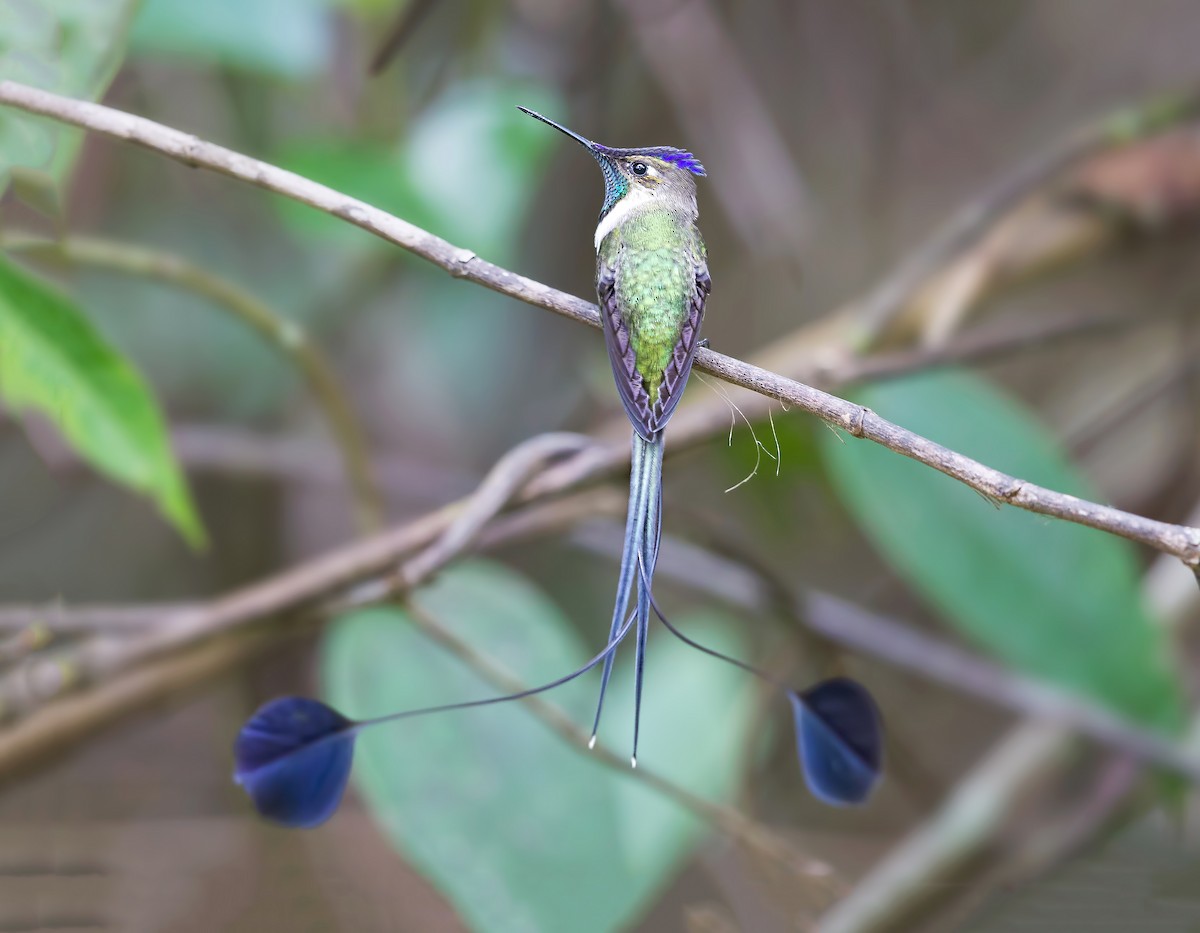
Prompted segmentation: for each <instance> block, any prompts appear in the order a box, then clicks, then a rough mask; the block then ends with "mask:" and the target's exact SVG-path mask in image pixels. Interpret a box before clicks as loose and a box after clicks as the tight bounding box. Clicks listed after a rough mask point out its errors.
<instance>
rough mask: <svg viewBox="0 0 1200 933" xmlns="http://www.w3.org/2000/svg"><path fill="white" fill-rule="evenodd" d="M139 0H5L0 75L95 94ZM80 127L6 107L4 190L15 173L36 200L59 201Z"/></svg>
mask: <svg viewBox="0 0 1200 933" xmlns="http://www.w3.org/2000/svg"><path fill="white" fill-rule="evenodd" d="M136 6H137V0H4V2H3V3H0V78H8V79H10V80H13V81H22V82H25V83H27V84H32V85H35V86H37V87H40V88H45V89H46V90H48V91H56V92H58V93H60V94H66V95H68V96H69V97H82V98H85V99H88V100H94V99H96V98H97V97H99V96H100V95H101V94H102V93H103V92H104V90H105V88H107V87H108V84H109V82H110V81H111V80H112V77H113V75H114V74H115V73H116V69H117V66H118V65H119V64H120V63H121V59H122V57H123V55H124V46H125V34H126V32H127V27H128V24H129V19H130V16H131V15H132V13H133V10H134V8H135V7H136ZM82 138H83V134H82V131H80V130H76V129H72V128H68V127H64V126H62V125H61V124H58V123H54V122H52V121H50V120H42V119H38V118H36V117H30V116H26V115H24V114H21V113H19V112H17V111H13V110H4V109H0V194H2V193H3V192H4V189H5V188H7V187H8V184H9V182H10V181H11V180H12V178H13V175H14V173H15V174H17V175H18V176H19V180H20V181H21V182H23V183H26V184H28V186H29V188H30V190H31V191H32V192H33V193H34V194H35V195H36V196H37V198H38V200H39V201H41V202H43V203H46V204H50V205H52V206H53V205H56V203H57V194H58V191H59V189H60V188H61V186H62V183H63V181H64V179H65V177H66V175H67V173H68V172H69V171H70V169H71V166H72V164H73V163H74V160H75V156H76V154H77V152H78V150H79V144H80V141H81V140H82Z"/></svg>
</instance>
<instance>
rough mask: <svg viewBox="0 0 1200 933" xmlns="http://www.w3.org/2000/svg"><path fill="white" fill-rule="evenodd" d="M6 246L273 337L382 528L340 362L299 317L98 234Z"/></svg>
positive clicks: (11, 238)
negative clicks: (99, 272)
mask: <svg viewBox="0 0 1200 933" xmlns="http://www.w3.org/2000/svg"><path fill="white" fill-rule="evenodd" d="M0 249H4V250H7V251H9V252H20V253H29V254H33V255H37V256H48V257H51V258H55V259H60V260H65V261H66V262H69V263H72V264H74V265H85V266H92V267H95V268H99V269H107V270H110V271H114V272H121V273H124V274H127V275H132V276H138V277H141V278H146V279H154V280H157V281H160V282H166V283H168V284H170V285H174V286H177V287H179V288H183V289H186V290H188V291H191V292H195V293H196V294H198V295H201V296H203V297H205V298H208V299H210V300H211V301H213V302H214V303H215V304H218V305H220V306H221V307H223V308H225V309H227V310H228V311H230V312H231V313H232V314H233V315H234V316H235V317H237V318H238V319H239V320H241V321H242V322H244V323H245V324H247V325H248V326H250V327H251V328H253V329H254V330H255V331H257V332H258V333H259V334H261V335H262V336H263V337H264V338H266V340H267V341H268V342H269V343H270V344H271V345H272V346H273V347H275V348H276V349H277V350H279V351H280V352H281V353H282V354H283V355H284V357H286V358H287V359H288V360H289V361H290V362H291V363H292V364H293V365H295V366H296V368H297V369H299V370H300V372H301V373H302V374H303V376H304V379H305V381H306V382H307V383H308V386H309V389H310V390H311V391H312V394H313V398H314V399H315V400H316V402H317V404H318V406H319V407H320V409H321V411H322V413H323V414H324V416H325V420H326V421H327V423H328V425H329V430H330V433H331V434H332V436H333V440H334V443H335V444H336V446H337V448H338V450H339V451H340V453H341V457H342V462H343V465H344V469H345V472H346V478H347V480H348V482H349V484H350V489H351V493H352V495H353V498H354V508H355V515H356V518H357V520H358V523H359V526H360V527H361V528H362V529H363V530H364V531H376V530H378V529H379V528H380V527H382V524H383V517H384V507H383V497H382V495H381V493H380V491H379V486H378V484H377V483H376V481H375V477H374V475H373V473H372V471H371V458H370V454H369V452H368V450H367V444H366V440H365V437H364V434H363V430H362V427H361V426H360V424H359V422H358V419H357V418H356V416H355V414H354V410H353V407H352V406H351V404H350V402H349V400H348V399H347V397H346V394H345V392H344V391H343V390H342V387H341V385H340V384H339V382H338V379H337V377H336V376H335V375H334V372H333V368H332V367H331V366H330V365H329V362H328V360H327V359H326V358H325V355H324V354H323V353H322V352H321V350H320V348H319V347H318V346H317V345H316V344H314V343H313V342H312V341H311V340H310V339H309V337H308V335H307V334H306V333H305V331H304V329H303V328H302V327H301V326H300V325H299V324H298V323H296V322H295V321H292V320H289V319H288V318H285V317H283V316H282V315H280V314H278V313H276V312H275V311H274V310H273V309H272V308H270V307H269V306H268V305H267V304H265V303H264V302H263V301H261V300H259V299H258V298H257V297H255V296H254V295H252V294H250V293H249V292H248V291H246V290H245V289H243V288H241V287H240V286H238V285H235V284H234V283H232V282H230V281H228V280H226V279H223V278H220V277H219V276H216V275H213V274H212V273H211V272H209V271H207V270H205V269H202V268H200V267H199V266H197V265H195V264H194V263H192V262H189V261H188V260H186V259H183V258H182V257H180V256H176V255H173V254H171V253H166V252H162V251H160V250H155V249H149V248H146V247H143V246H137V245H134V244H131V243H122V242H118V241H116V240H108V239H97V238H93V237H76V236H71V237H65V238H63V239H60V240H51V239H45V238H42V237H37V236H30V235H26V234H21V233H5V234H0Z"/></svg>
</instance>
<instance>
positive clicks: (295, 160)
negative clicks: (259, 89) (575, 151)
mask: <svg viewBox="0 0 1200 933" xmlns="http://www.w3.org/2000/svg"><path fill="white" fill-rule="evenodd" d="M519 103H522V104H526V105H528V106H534V107H541V108H543V109H546V110H549V111H553V110H554V109H556V107H555V104H554V100H553V98H551V97H550V96H549V95H548V93H547V92H545V91H542V90H540V89H538V88H536V87H532V86H530V85H528V84H516V83H502V82H487V81H472V82H466V83H462V84H458V85H456V86H454V87H453V88H451V89H450V90H449V91H447V92H446V93H445V94H443V95H442V96H441V97H439V98H438V99H437V100H436V101H435V102H434V103H433V104H432V105H431V106H430V107H429V108H428V109H427V110H425V111H424V112H423V113H421V115H420V116H419V117H417V119H416V121H415V122H414V123H413V124H412V126H411V127H409V129H408V132H407V134H406V136H405V138H404V140H403V142H402V144H400V145H397V146H393V145H382V144H379V143H371V142H357V141H347V142H330V141H329V140H327V139H322V140H317V141H297V142H295V143H293V144H292V145H290V146H288V147H287V148H286V149H285V150H284V151H283V153H281V155H280V156H279V158H278V161H279V163H280V164H282V165H284V166H286V167H287V168H289V169H291V170H292V171H295V172H299V173H300V174H303V175H305V176H306V177H309V178H313V179H315V180H317V181H320V182H322V183H324V184H327V185H330V186H331V187H334V188H337V189H338V190H340V191H345V192H346V193H348V194H351V195H353V196H355V197H357V198H359V199H361V200H363V201H366V202H367V203H369V204H372V205H374V206H375V207H379V208H382V209H383V210H386V211H388V212H390V213H393V214H396V215H397V216H399V217H402V218H404V219H405V220H407V221H410V222H411V223H414V224H416V225H417V226H420V227H423V228H425V229H427V230H429V231H431V232H432V233H436V234H437V235H438V236H441V237H444V238H446V239H448V240H449V241H450V242H452V243H454V244H455V245H456V246H462V247H466V248H468V249H471V250H474V251H475V252H477V253H479V254H480V255H481V256H486V257H487V258H488V259H491V260H494V261H496V262H505V261H508V260H509V259H510V258H511V257H512V256H513V255H514V253H515V246H516V241H517V239H518V233H519V231H520V227H521V224H522V223H523V222H524V220H525V212H526V209H527V208H528V206H529V203H530V201H531V199H532V196H533V191H534V186H535V185H536V184H537V181H538V178H539V176H540V175H541V172H542V169H543V168H544V167H545V164H546V160H547V158H548V156H549V154H550V153H551V152H552V151H553V147H554V146H557V145H560V140H561V138H562V137H560V136H558V135H557V134H555V133H554V132H553V131H547V128H546V127H545V126H544V125H542V124H540V123H538V122H536V121H535V120H531V119H530V118H529V117H527V116H525V114H523V113H521V112H520V111H519V110H517V108H516V104H519ZM599 184H600V182H599V178H597V191H599ZM279 209H280V211H281V212H282V215H283V217H284V220H285V221H286V222H287V223H289V224H290V225H292V226H293V227H294V228H296V229H298V230H301V231H302V232H304V233H313V232H318V233H320V234H322V235H325V236H329V237H337V238H339V239H340V240H341V241H342V242H348V239H349V237H350V236H355V237H358V238H359V239H362V238H364V237H365V236H366V235H365V234H362V233H359V232H357V231H351V230H349V229H348V227H347V225H346V224H345V223H341V222H339V221H337V220H336V219H334V218H331V217H327V216H320V215H317V214H316V213H315V212H313V211H312V210H311V209H307V208H304V207H303V206H301V205H297V204H294V203H291V202H287V201H280V202H279ZM362 241H363V242H364V243H365V242H367V241H366V240H362ZM380 242H382V241H380Z"/></svg>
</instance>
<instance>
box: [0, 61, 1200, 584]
mask: <svg viewBox="0 0 1200 933" xmlns="http://www.w3.org/2000/svg"><path fill="white" fill-rule="evenodd" d="M0 104H7V105H9V106H13V107H17V108H19V109H22V110H25V111H27V112H29V113H35V114H40V115H42V116H47V117H51V118H53V119H55V120H59V121H61V122H64V123H69V124H72V125H74V126H80V127H83V128H85V129H90V130H94V131H96V132H100V133H105V134H107V135H109V136H113V137H115V138H117V139H124V140H127V141H129V142H133V143H136V144H138V145H140V146H143V147H145V148H147V149H151V150H154V151H157V152H161V153H163V154H164V155H167V156H170V157H171V158H174V159H177V160H179V161H181V162H183V163H185V164H187V165H191V166H194V167H198V168H207V169H211V170H213V171H216V172H219V173H221V174H224V175H229V176H230V177H233V178H238V179H240V180H242V181H247V182H249V183H251V184H253V185H257V186H258V187H260V188H264V189H266V190H268V191H274V192H276V193H277V194H282V195H285V196H286V197H289V198H292V199H294V200H296V201H299V202H301V203H303V204H308V205H310V206H311V207H315V208H317V209H318V210H321V211H324V212H325V213H328V214H332V215H334V216H336V217H340V218H342V219H343V220H346V221H348V222H349V223H352V224H354V225H356V226H358V227H361V228H363V229H364V230H367V231H369V232H371V233H374V234H375V235H376V236H379V237H382V238H383V239H385V240H388V241H389V242H391V243H394V244H396V245H397V246H401V247H403V248H404V249H407V250H409V251H411V252H413V253H415V254H416V255H418V256H421V257H422V258H424V259H427V260H429V261H430V262H432V263H434V264H435V265H437V266H439V267H441V268H442V269H445V270H446V271H447V272H449V273H450V274H451V275H454V276H456V277H458V278H465V279H468V280H470V281H472V282H476V283H478V284H480V285H484V286H486V287H488V288H491V289H493V290H495V291H498V292H500V293H502V294H505V295H509V296H510V297H513V298H516V299H518V300H520V301H524V302H526V303H527V304H531V305H534V306H536V307H539V308H545V309H547V310H550V311H554V312H556V313H558V314H562V315H564V316H565V317H569V318H571V319H572V320H575V321H579V322H581V323H585V324H589V325H591V326H593V327H598V326H599V316H598V313H597V311H596V308H595V306H594V305H592V304H591V303H589V302H586V301H584V300H582V299H580V298H576V297H573V296H571V295H568V294H566V293H564V292H560V291H557V290H556V289H553V288H550V287H548V286H546V285H543V284H542V283H540V282H536V281H534V280H533V279H529V278H526V277H524V276H521V275H517V274H516V273H514V272H510V271H509V270H507V269H503V268H501V267H500V266H497V265H494V264H493V263H490V262H487V261H485V260H482V259H480V258H479V257H478V256H476V255H475V254H474V253H473V252H471V251H470V250H466V249H461V248H458V247H455V246H454V245H453V244H451V243H448V242H447V241H445V240H443V239H441V238H440V237H436V236H434V235H433V234H431V233H429V232H427V231H425V230H422V229H420V228H419V227H416V226H414V225H412V224H410V223H408V222H407V221H404V220H401V219H400V218H398V217H394V216H392V215H390V214H388V213H386V212H384V211H381V210H378V209H377V208H373V207H371V206H370V205H368V204H365V203H364V202H362V201H359V200H357V199H355V198H350V197H347V196H346V195H344V194H341V193H339V192H337V191H334V190H333V189H331V188H327V187H326V186H324V185H320V184H317V183H316V182H313V181H310V180H308V179H306V178H303V177H301V176H300V175H297V174H295V173H294V172H289V171H286V170H284V169H281V168H277V167H275V166H273V165H269V164H267V163H265V162H260V161H259V160H257V159H252V158H250V157H249V156H245V155H242V154H240V153H237V152H233V151H232V150H229V149H225V148H223V147H221V146H216V145H213V144H212V143H208V142H205V141H204V140H201V139H199V138H198V137H196V136H193V135H191V134H188V133H182V132H180V131H179V130H174V129H171V128H169V127H166V126H163V125H162V124H159V123H155V122H153V121H151V120H147V119H145V118H143V117H136V116H133V115H131V114H127V113H122V112H121V111H119V110H113V109H112V108H110V107H105V106H103V105H101V104H93V103H89V102H86V101H79V100H73V99H71V98H68V97H62V96H60V95H57V94H52V93H50V92H49V91H42V90H38V89H37V88H32V87H29V86H27V85H23V84H18V83H17V82H15V81H0ZM1171 112H1173V111H1171V110H1170V109H1169V108H1166V107H1164V108H1163V110H1162V113H1167V114H1169V113H1171ZM1160 119H1161V114H1160ZM1105 125H1106V126H1109V129H1108V132H1112V130H1111V125H1109V124H1105ZM1147 125H1151V124H1150V123H1147ZM1126 129H1128V126H1126ZM971 229H972V230H973V229H975V225H974V224H972V225H971ZM696 365H697V367H698V368H699V369H701V370H703V371H705V372H708V373H711V374H713V375H715V376H719V377H720V378H722V379H724V380H726V381H727V382H731V383H733V384H734V385H738V386H742V387H743V388H747V389H750V390H752V391H754V392H757V393H759V394H760V395H764V396H767V397H769V398H773V399H776V400H778V401H780V402H784V403H786V404H788V405H793V406H796V407H798V408H800V409H802V410H804V411H806V412H809V413H810V414H814V415H816V416H817V417H819V418H821V419H823V420H824V421H826V422H828V423H829V424H831V425H833V426H835V427H840V428H843V429H844V430H846V431H847V432H848V433H849V434H851V435H852V436H853V437H860V438H866V439H868V440H871V441H874V442H875V443H877V444H881V445H883V446H884V447H887V448H888V449H889V450H893V451H895V452H896V453H899V454H902V455H904V456H906V457H909V458H911V459H913V460H917V461H919V462H921V463H924V464H926V465H927V466H930V467H933V468H934V469H935V470H939V471H941V472H943V473H945V474H946V475H948V476H952V477H954V478H955V479H957V480H959V481H960V482H962V483H964V484H966V485H968V486H970V487H971V488H972V489H975V490H977V491H978V492H980V493H982V494H983V495H985V496H987V497H988V498H990V499H992V500H994V501H996V502H1000V503H1003V504H1007V505H1012V506H1016V507H1017V508H1021V509H1025V510H1027V511H1030V512H1036V513H1038V514H1041V515H1049V516H1052V517H1054V518H1059V519H1063V520H1065V521H1070V522H1076V523H1077V524H1081V525H1087V526H1089V527H1092V528H1097V529H1100V530H1101V531H1107V532H1109V533H1111V534H1115V535H1119V536H1121V537H1124V538H1128V539H1130V540H1131V541H1136V542H1138V543H1140V544H1145V545H1147V546H1149V547H1152V548H1154V549H1156V550H1159V551H1162V552H1164V553H1168V554H1173V555H1174V556H1176V557H1178V558H1180V559H1181V560H1182V561H1183V562H1184V563H1186V564H1188V565H1189V566H1192V567H1196V566H1200V529H1196V528H1188V527H1184V526H1181V525H1173V524H1170V523H1167V522H1159V521H1155V520H1153V519H1149V518H1145V517H1143V516H1140V515H1134V514H1131V513H1129V512H1123V511H1121V510H1119V509H1114V508H1111V507H1109V506H1105V505H1101V504H1098V503H1094V502H1088V501H1087V500H1084V499H1080V498H1077V497H1075V496H1069V495H1065V494H1063V493H1059V492H1055V491H1054V490H1050V489H1046V488H1044V487H1041V486H1037V485H1035V484H1033V483H1029V482H1026V481H1024V480H1021V479H1018V478H1016V477H1013V476H1009V475H1007V474H1005V473H1002V472H1000V471H999V470H994V469H992V468H991V467H988V466H986V465H984V464H982V463H979V462H978V461H976V460H972V459H971V458H970V457H966V456H964V455H963V454H960V453H957V452H955V451H953V450H950V449H948V448H946V447H943V446H941V445H940V444H936V443H934V442H933V441H930V440H928V439H927V438H924V437H921V436H920V435H918V434H914V433H913V432H911V431H907V430H905V429H904V428H902V427H900V426H899V425H896V424H892V423H891V422H890V421H887V420H886V419H884V418H881V417H879V416H878V415H876V414H875V413H874V412H872V411H871V410H870V409H867V408H863V407H862V406H860V405H855V404H853V403H852V402H848V401H846V400H845V399H841V398H838V397H837V396H834V395H830V394H829V393H827V392H822V391H820V390H819V389H815V388H813V387H811V386H807V385H804V384H803V383H800V382H797V381H795V380H793V379H788V378H786V377H784V376H781V375H779V374H778V373H773V372H770V371H769V370H766V369H763V368H761V367H759V366H755V365H753V364H751V363H747V362H744V361H742V360H738V359H735V358H733V357H729V356H725V355H723V354H720V353H716V352H714V351H712V350H708V349H701V350H700V351H699V352H698V353H697V355H696Z"/></svg>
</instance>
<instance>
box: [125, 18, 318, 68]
mask: <svg viewBox="0 0 1200 933" xmlns="http://www.w3.org/2000/svg"><path fill="white" fill-rule="evenodd" d="M331 5H332V0H144V3H143V5H142V9H141V12H140V13H139V14H138V17H137V20H136V22H135V23H134V27H133V36H132V40H133V46H134V49H135V51H137V52H138V53H139V54H145V55H161V56H165V57H169V58H171V59H172V60H176V59H178V58H181V57H182V58H188V59H192V60H194V61H198V62H203V63H208V64H218V65H226V66H230V67H233V68H238V69H241V70H244V71H254V72H258V73H262V74H268V75H274V76H278V77H283V78H303V77H309V76H313V75H317V74H319V73H321V72H322V71H323V70H324V69H325V66H326V63H327V61H328V58H329V52H330V43H331V38H332V34H333V33H332V30H331V28H330V22H329V8H330V6H331Z"/></svg>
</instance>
